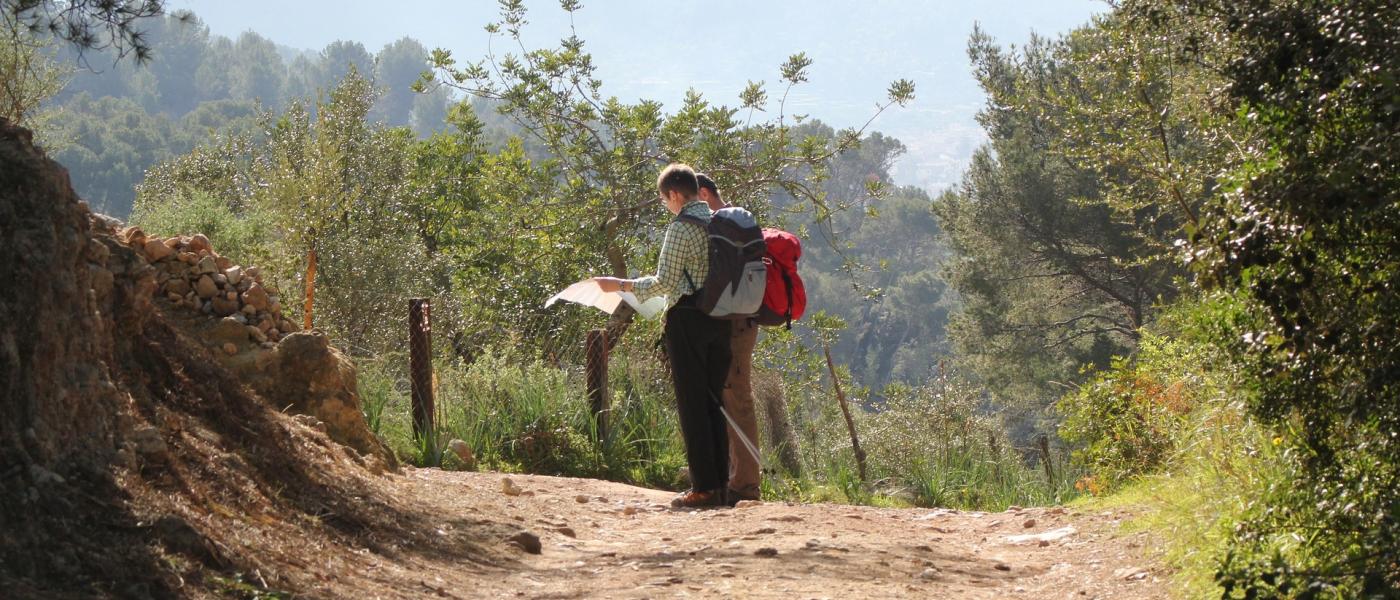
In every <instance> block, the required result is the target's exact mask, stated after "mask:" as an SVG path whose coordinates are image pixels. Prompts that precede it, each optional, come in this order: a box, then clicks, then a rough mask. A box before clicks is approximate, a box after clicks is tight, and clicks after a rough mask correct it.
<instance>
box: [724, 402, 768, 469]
mask: <svg viewBox="0 0 1400 600" xmlns="http://www.w3.org/2000/svg"><path fill="white" fill-rule="evenodd" d="M719 412H720V414H722V415H724V420H726V421H729V426H730V427H733V428H734V433H736V434H739V441H741V442H743V443H744V448H747V449H748V451H749V454H752V455H753V460H754V462H756V463H758V468H759V470H760V471H762V470H763V459H762V458H759V456H758V447H757V446H755V445H754V443H753V441H752V440H750V439H749V436H747V435H744V430H743V429H740V428H739V424H738V423H735V422H734V417H731V416H729V411H727V410H724V405H723V404H721V405H720V406H719Z"/></svg>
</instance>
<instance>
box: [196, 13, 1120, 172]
mask: <svg viewBox="0 0 1400 600" xmlns="http://www.w3.org/2000/svg"><path fill="white" fill-rule="evenodd" d="M525 4H526V6H527V8H529V10H530V12H529V20H530V24H529V25H528V26H527V27H526V28H525V31H524V37H525V39H526V43H527V44H529V46H530V47H531V48H537V47H543V46H553V45H554V44H556V43H557V42H558V40H559V39H560V38H562V37H564V36H565V35H567V34H568V27H569V17H568V13H565V12H564V11H562V10H560V8H559V4H558V2H557V1H556V0H526V2H525ZM583 5H584V8H583V9H582V10H581V11H578V12H577V13H575V15H574V18H573V25H574V27H575V29H576V30H577V32H578V35H579V37H581V38H582V39H583V40H584V41H585V44H586V45H585V50H587V51H590V52H591V53H592V54H593V60H594V64H595V65H597V67H598V72H599V75H600V77H601V79H602V80H603V84H604V93H606V94H609V95H615V96H618V97H619V98H621V99H623V100H635V99H637V98H642V97H645V98H651V99H655V100H659V101H661V102H662V103H664V104H665V105H666V106H668V107H674V106H676V105H677V104H678V103H679V101H680V99H681V98H682V97H683V95H684V93H685V91H686V90H687V89H689V88H694V89H696V90H698V91H700V92H701V93H703V94H704V95H705V96H706V97H707V98H708V99H710V100H711V101H715V102H720V103H724V104H730V105H734V104H737V103H738V93H739V90H741V89H742V88H743V86H744V85H745V83H746V82H747V81H749V80H754V81H759V80H762V81H766V82H767V83H768V84H769V90H770V93H769V96H770V97H774V96H776V95H777V94H778V93H779V92H780V90H779V89H778V88H777V83H778V82H777V79H778V65H780V64H781V63H782V62H783V61H784V60H786V58H787V57H788V56H789V55H790V54H793V53H795V52H799V51H801V52H806V53H807V55H808V56H809V57H811V58H812V59H813V61H814V62H813V65H812V67H811V69H810V81H809V82H808V83H806V84H803V85H802V86H800V87H799V88H797V89H796V90H795V91H794V92H793V95H792V96H790V98H789V102H788V105H789V111H790V112H803V113H809V114H811V115H812V116H814V117H817V118H820V119H822V120H823V121H825V122H827V123H829V124H831V125H833V126H837V127H844V126H858V125H860V124H861V123H864V122H865V121H866V119H868V118H869V117H870V115H871V114H873V111H874V108H875V103H876V102H878V101H881V100H883V99H884V97H885V88H886V87H887V86H888V85H889V83H890V82H891V81H893V80H895V79H899V78H906V79H912V80H913V81H914V83H915V84H916V86H917V99H916V100H915V102H913V103H912V104H910V105H909V106H908V107H906V108H902V109H901V108H893V109H891V110H890V111H889V112H886V113H885V114H884V115H882V116H881V117H880V118H879V119H878V120H876V122H875V123H874V124H873V126H872V128H873V129H875V130H878V131H882V132H885V133H887V134H889V135H893V136H894V137H897V138H899V139H900V140H902V141H903V142H904V143H905V144H906V145H907V146H909V150H910V152H909V155H908V156H906V157H905V159H904V160H902V161H901V162H900V164H899V165H898V166H897V168H896V170H895V179H896V181H897V182H898V183H901V184H916V185H922V186H924V187H926V188H928V189H929V190H930V191H937V190H938V189H941V188H942V187H944V186H946V185H948V184H950V183H953V182H954V181H956V179H957V176H958V174H959V173H960V172H961V170H962V167H963V166H964V165H966V162H967V160H968V158H969V157H970V156H971V153H972V150H973V149H974V148H975V147H976V146H977V145H978V144H980V143H981V140H982V135H981V132H980V130H979V129H978V128H977V125H976V122H975V121H974V120H973V115H974V114H975V113H976V111H977V109H978V108H979V106H980V105H981V103H982V95H981V92H980V90H979V89H978V87H977V84H976V82H975V81H973V79H972V76H971V74H970V69H969V67H968V62H967V54H966V47H967V37H968V34H969V33H970V32H971V31H972V27H973V24H974V23H981V25H982V27H983V28H984V29H985V30H986V31H988V32H989V33H991V34H992V35H993V36H995V37H996V38H997V39H998V40H999V41H1001V42H1002V43H1004V44H1011V43H1015V44H1020V43H1023V42H1024V41H1025V40H1026V39H1027V38H1028V37H1029V34H1030V32H1031V31H1035V32H1037V33H1041V34H1056V33H1061V32H1064V31H1067V30H1068V29H1070V28H1072V27H1075V26H1077V25H1080V24H1083V23H1085V22H1087V21H1088V19H1089V18H1090V16H1091V15H1093V14H1096V13H1100V12H1103V11H1104V10H1105V8H1106V7H1105V5H1104V4H1103V3H1102V2H1100V1H1097V0H1094V1H1091V0H1015V1H1013V0H984V1H983V2H966V1H956V2H954V1H944V0H928V1H921V0H867V1H863V2H849V1H847V2H839V1H836V0H805V1H797V0H767V1H764V0H715V1H710V2H676V1H673V0H647V1H642V0H608V1H604V0H591V1H590V0H584V2H583ZM168 7H169V8H170V9H182V8H187V9H191V10H193V11H194V12H195V13H196V14H198V15H199V16H200V18H201V19H203V20H204V22H205V23H206V24H207V25H208V26H209V28H210V30H211V31H212V32H213V33H216V34H220V35H225V36H229V37H236V36H237V35H238V34H239V33H241V32H243V31H247V30H253V31H256V32H258V33H259V34H261V35H263V36H264V37H267V38H269V39H271V40H272V41H274V42H277V43H278V44H282V45H284V46H291V47H294V48H302V49H308V50H319V49H321V48H323V47H325V46H326V45H327V44H329V43H330V42H333V41H335V40H341V39H344V40H354V41H358V42H361V43H363V44H364V45H365V47H366V48H367V49H368V50H369V51H370V52H377V51H378V50H379V49H380V48H382V47H383V46H384V45H386V44H388V43H390V42H392V41H394V40H396V39H399V38H401V37H405V36H408V37H413V38H415V39H417V40H418V41H420V42H422V43H423V45H425V46H427V47H429V48H433V47H441V48H446V49H449V50H451V51H452V53H453V55H454V56H456V57H457V58H458V59H459V60H463V61H465V60H477V59H479V58H481V57H482V56H483V55H485V53H486V51H487V48H488V46H487V44H488V41H489V39H490V36H488V34H486V33H485V31H484V30H483V26H484V25H485V24H486V23H489V22H491V21H492V20H494V19H496V18H497V15H498V13H497V3H496V2H495V1H494V0H459V1H455V2H449V1H445V0H403V1H400V2H384V1H383V0H339V1H337V0H290V1H288V0H280V1H276V2H274V1H270V0H240V1H238V2H229V1H228V0H169V2H168ZM498 43H499V38H498Z"/></svg>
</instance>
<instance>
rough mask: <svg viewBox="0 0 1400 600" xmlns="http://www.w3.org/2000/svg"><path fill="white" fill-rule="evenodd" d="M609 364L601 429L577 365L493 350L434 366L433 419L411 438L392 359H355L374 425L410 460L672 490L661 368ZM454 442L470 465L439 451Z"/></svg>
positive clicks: (668, 411) (673, 447)
mask: <svg viewBox="0 0 1400 600" xmlns="http://www.w3.org/2000/svg"><path fill="white" fill-rule="evenodd" d="M400 364H401V363H400ZM613 365H614V368H613V369H611V370H610V372H609V382H608V383H609V385H608V388H609V391H610V392H611V398H610V400H611V411H610V413H609V415H608V423H609V427H608V429H607V431H606V434H605V435H602V436H600V435H599V430H598V426H597V421H596V420H595V418H594V416H593V414H592V410H591V408H590V405H589V402H588V399H587V398H586V397H585V392H584V389H585V383H584V374H583V372H582V370H581V369H579V368H577V367H563V368H561V367H556V366H554V365H550V364H547V363H545V362H543V361H540V360H521V359H520V358H519V357H514V356H511V355H509V354H507V353H503V352H500V351H495V350H487V351H484V352H483V353H481V354H480V355H479V356H477V357H476V358H475V360H474V361H473V362H472V363H471V364H470V365H461V364H457V363H455V362H450V361H441V362H439V363H438V364H436V365H435V367H434V372H435V375H436V386H435V389H436V394H435V395H436V409H437V410H436V417H437V419H436V420H437V423H436V425H437V426H436V428H435V430H434V431H433V432H431V434H430V435H427V436H423V437H422V438H421V439H418V440H415V439H414V436H413V432H412V417H411V407H410V399H409V394H408V385H407V381H406V380H405V379H404V378H403V377H402V375H401V374H399V373H398V371H397V370H396V368H395V367H394V365H393V364H389V363H388V362H387V361H381V360H363V361H361V362H360V369H361V376H360V386H359V387H360V390H361V395H362V401H363V402H364V405H365V408H364V410H365V413H366V417H367V420H368V421H369V422H370V425H371V428H372V429H375V433H376V434H378V435H380V436H381V437H382V438H384V439H385V440H386V442H387V443H388V444H389V445H390V447H391V448H392V449H393V450H394V451H395V452H396V453H397V454H399V455H400V456H401V457H402V458H404V459H406V460H407V461H409V462H410V463H412V464H416V465H419V466H434V467H439V466H440V467H445V468H457V469H465V468H473V469H489V470H496V471H504V472H529V473H541V474H549V475H569V476H577V477H596V478H604V479H612V480H616V481H623V482H628V483H633V484H637V485H645V486H651V487H658V488H663V489H674V488H676V487H678V486H679V485H680V484H681V483H682V482H681V480H680V479H679V473H680V467H681V466H683V465H684V464H685V454H684V447H683V446H682V444H681V437H680V433H679V428H678V425H677V423H676V418H675V410H674V408H673V407H672V405H671V400H670V389H669V383H668V382H667V381H666V380H665V378H664V373H660V372H659V369H657V368H651V369H648V368H646V367H645V366H644V365H645V363H644V362H643V361H630V360H626V359H625V357H619V359H615V360H614V363H613ZM454 439H459V440H462V441H463V442H465V443H466V444H467V446H468V447H470V448H471V451H472V459H473V460H472V461H471V462H470V463H464V462H463V461H461V460H460V459H459V458H458V457H456V456H455V455H453V454H452V453H450V452H446V451H445V450H444V448H445V447H446V445H447V444H448V443H449V442H450V441H451V440H454Z"/></svg>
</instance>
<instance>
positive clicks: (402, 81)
mask: <svg viewBox="0 0 1400 600" xmlns="http://www.w3.org/2000/svg"><path fill="white" fill-rule="evenodd" d="M427 68H428V49H427V48H424V47H423V44H421V43H419V42H418V40H415V39H413V38H408V37H406V38H402V39H400V40H398V41H396V42H394V43H392V44H389V45H387V46H384V49H383V50H380V51H379V55H378V56H376V57H375V62H374V79H375V83H376V84H378V85H379V86H381V87H383V88H384V94H383V95H382V96H380V98H379V102H378V103H377V104H376V106H375V114H376V115H377V116H378V117H379V118H382V119H383V120H384V122H386V123H388V124H390V125H395V126H400V125H408V124H410V122H411V120H412V112H413V107H414V100H415V97H414V93H413V92H414V89H413V84H415V83H417V82H418V79H419V78H420V77H421V76H422V75H423V71H425V70H427Z"/></svg>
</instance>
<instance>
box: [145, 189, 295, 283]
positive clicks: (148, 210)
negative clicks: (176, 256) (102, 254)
mask: <svg viewBox="0 0 1400 600" xmlns="http://www.w3.org/2000/svg"><path fill="white" fill-rule="evenodd" d="M131 222H132V224H134V225H139V226H140V227H141V228H142V229H143V230H145V231H146V233H148V234H152V235H160V236H176V235H189V234H190V233H203V234H204V235H205V237H208V238H209V241H210V242H212V243H213V245H214V247H215V248H217V249H218V250H219V253H220V254H222V255H224V256H227V257H229V258H230V259H232V260H234V261H238V262H241V264H246V265H257V264H265V263H266V262H267V261H268V260H269V259H270V258H271V257H270V256H268V255H267V250H268V249H269V248H270V247H272V245H273V244H272V234H273V232H274V231H275V225H274V223H273V221H272V219H271V218H270V217H269V215H267V214H265V213H259V212H251V211H249V212H243V213H241V214H240V213H236V212H234V211H233V210H232V209H230V208H229V207H228V205H227V204H225V203H224V202H222V201H220V200H219V199H218V198H215V197H214V196H212V195H209V194H207V193H203V192H194V193H191V194H189V195H187V196H183V197H175V198H168V199H166V200H165V201H163V202H159V203H155V202H152V203H149V204H145V205H142V207H141V209H140V210H138V211H136V213H135V214H133V215H132V216H131Z"/></svg>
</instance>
